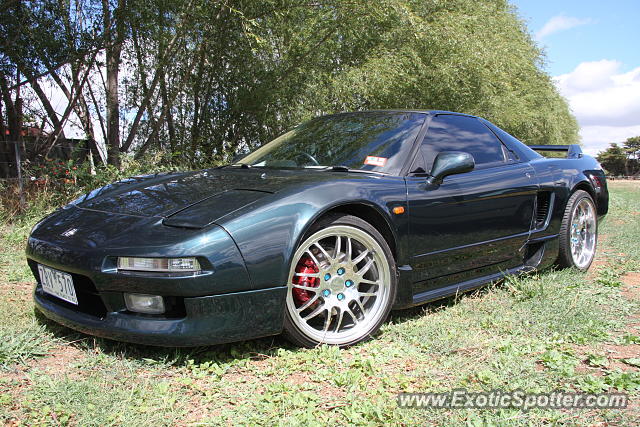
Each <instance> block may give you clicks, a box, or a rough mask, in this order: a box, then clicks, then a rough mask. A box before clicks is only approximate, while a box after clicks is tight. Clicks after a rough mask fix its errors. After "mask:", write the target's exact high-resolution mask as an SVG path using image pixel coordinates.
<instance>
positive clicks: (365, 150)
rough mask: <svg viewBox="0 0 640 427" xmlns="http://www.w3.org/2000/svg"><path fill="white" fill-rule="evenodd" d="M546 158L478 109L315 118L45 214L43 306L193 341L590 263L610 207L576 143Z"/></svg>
mask: <svg viewBox="0 0 640 427" xmlns="http://www.w3.org/2000/svg"><path fill="white" fill-rule="evenodd" d="M532 148H534V149H536V150H555V151H558V150H559V151H565V152H566V158H545V157H542V156H541V155H539V154H538V153H537V152H536V151H533V150H532V149H531V148H529V147H527V146H526V145H524V144H522V143H521V142H519V141H518V140H516V139H515V138H514V137H512V136H511V135H509V134H507V133H506V132H504V131H503V130H501V129H499V128H498V127H496V126H494V125H492V124H491V123H489V122H487V121H486V120H483V119H481V118H478V117H473V116H469V115H463V114H457V113H451V112H444V111H372V112H358V113H345V114H337V115H331V116H324V117H318V118H315V119H313V120H310V121H308V122H306V123H303V124H301V125H300V126H298V127H296V128H295V129H293V130H292V131H290V132H288V133H286V134H284V135H282V136H281V137H279V138H277V139H275V140H273V141H271V142H270V143H268V144H265V145H263V146H262V147H261V148H259V149H257V150H255V151H254V152H252V153H250V154H248V155H246V156H245V157H244V158H242V160H241V161H240V162H238V163H235V164H231V165H227V166H223V167H219V168H213V169H207V170H201V171H196V172H184V173H166V174H157V175H149V176H140V177H133V178H130V179H126V180H123V181H120V182H117V183H114V184H111V185H107V186H106V187H103V188H100V189H97V190H94V191H92V192H91V193H89V194H87V195H85V196H82V197H81V198H79V199H77V200H75V201H73V202H72V203H70V204H69V205H67V206H65V207H63V208H61V209H59V210H57V211H55V212H54V213H52V214H51V215H49V216H48V217H47V218H45V219H43V220H42V221H40V222H39V223H38V224H37V225H36V226H35V227H34V229H33V231H32V232H31V235H30V237H29V240H28V247H27V252H26V253H27V260H28V263H29V265H30V267H31V270H32V271H33V274H34V276H35V278H36V280H37V285H36V287H35V291H34V299H35V303H36V307H37V308H38V309H39V310H40V311H41V312H42V313H44V315H45V316H47V317H48V318H50V319H53V320H54V321H56V322H59V323H61V324H63V325H66V326H68V327H70V328H73V329H76V330H79V331H82V332H85V333H88V334H92V335H97V336H102V337H108V338H112V339H115V340H122V341H129V342H134V343H144V344H151V345H160V346H195V345H208V344H216V343H224V342H230V341H236V340H243V339H249V338H256V337H262V336H267V335H274V334H279V333H281V332H283V331H284V333H285V334H286V336H287V337H288V338H289V339H291V340H292V341H294V342H295V343H297V344H299V345H303V346H315V345H318V344H319V343H328V344H335V345H340V346H348V345H352V344H355V343H357V342H360V341H362V340H364V339H367V338H368V337H370V336H372V335H373V334H374V333H375V332H376V331H377V330H378V329H379V327H380V325H381V324H382V323H383V322H384V321H385V319H386V318H387V316H388V314H389V312H390V310H391V309H392V308H395V309H400V308H404V307H411V306H415V305H418V304H422V303H424V302H427V301H432V300H435V299H438V298H442V297H446V296H448V295H452V294H455V293H457V292H461V291H466V290H469V289H472V288H476V287H478V286H481V285H483V284H486V283H488V282H490V281H493V280H496V279H499V278H501V277H503V276H504V275H506V274H517V273H520V272H524V271H529V270H531V269H535V268H542V267H545V266H549V265H551V264H559V265H560V266H564V267H574V268H577V269H580V270H585V269H587V268H589V266H590V264H591V262H592V260H593V258H594V253H595V250H596V241H597V226H598V218H600V217H602V216H603V215H605V214H606V213H607V208H608V193H607V185H606V180H605V177H604V174H603V171H602V168H601V167H600V165H599V164H598V162H597V161H595V160H594V159H593V158H591V157H589V156H586V155H584V154H582V152H581V150H580V148H579V147H578V146H539V147H532Z"/></svg>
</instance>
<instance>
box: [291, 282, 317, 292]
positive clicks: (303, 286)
mask: <svg viewBox="0 0 640 427" xmlns="http://www.w3.org/2000/svg"><path fill="white" fill-rule="evenodd" d="M291 286H293V287H294V288H296V289H302V290H303V291H312V292H318V288H314V287H313V286H305V285H298V284H296V283H294V284H292V285H291Z"/></svg>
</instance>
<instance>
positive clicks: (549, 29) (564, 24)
mask: <svg viewBox="0 0 640 427" xmlns="http://www.w3.org/2000/svg"><path fill="white" fill-rule="evenodd" d="M591 22H592V21H591V19H590V18H576V17H573V16H565V15H556V16H554V17H552V18H551V19H549V20H548V21H547V23H546V24H544V26H543V27H542V28H541V29H540V31H538V32H537V33H536V39H538V40H542V39H543V38H545V37H547V36H550V35H551V34H554V33H558V32H560V31H564V30H569V29H571V28H575V27H579V26H580V25H586V24H590V23H591Z"/></svg>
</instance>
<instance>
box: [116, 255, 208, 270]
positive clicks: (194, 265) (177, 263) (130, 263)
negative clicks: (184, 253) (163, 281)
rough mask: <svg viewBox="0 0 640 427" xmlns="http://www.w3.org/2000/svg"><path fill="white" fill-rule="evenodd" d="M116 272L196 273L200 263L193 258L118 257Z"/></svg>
mask: <svg viewBox="0 0 640 427" xmlns="http://www.w3.org/2000/svg"><path fill="white" fill-rule="evenodd" d="M118 270H130V271H160V272H167V273H173V272H180V271H183V272H198V271H200V263H199V262H198V260H197V259H195V258H193V257H189V258H139V257H119V258H118Z"/></svg>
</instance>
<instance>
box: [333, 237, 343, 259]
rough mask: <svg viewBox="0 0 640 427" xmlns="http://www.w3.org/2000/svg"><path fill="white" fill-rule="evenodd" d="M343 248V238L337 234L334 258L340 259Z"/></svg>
mask: <svg viewBox="0 0 640 427" xmlns="http://www.w3.org/2000/svg"><path fill="white" fill-rule="evenodd" d="M341 249H342V238H341V237H340V236H336V247H335V248H334V251H333V252H334V255H333V259H336V260H337V259H338V257H339V256H340V250H341Z"/></svg>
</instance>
